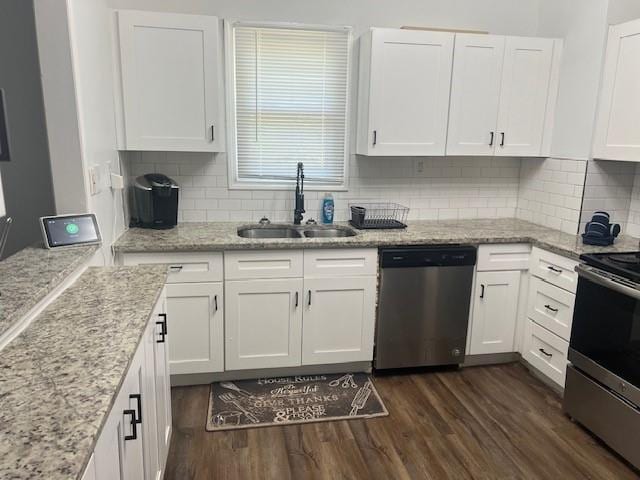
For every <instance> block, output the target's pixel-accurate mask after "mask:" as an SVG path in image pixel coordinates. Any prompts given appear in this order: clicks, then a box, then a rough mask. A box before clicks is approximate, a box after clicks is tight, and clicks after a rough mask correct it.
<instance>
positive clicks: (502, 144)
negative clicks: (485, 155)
mask: <svg viewBox="0 0 640 480" xmlns="http://www.w3.org/2000/svg"><path fill="white" fill-rule="evenodd" d="M500 135H502V140H500V146H501V147H504V132H500Z"/></svg>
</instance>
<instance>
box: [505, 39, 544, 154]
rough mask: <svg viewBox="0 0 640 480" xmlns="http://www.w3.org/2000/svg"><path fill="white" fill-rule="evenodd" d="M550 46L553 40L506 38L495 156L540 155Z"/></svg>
mask: <svg viewBox="0 0 640 480" xmlns="http://www.w3.org/2000/svg"><path fill="white" fill-rule="evenodd" d="M553 46H554V40H553V39H547V38H529V37H507V40H506V46H505V54H504V66H503V69H502V86H501V89H500V109H499V113H498V128H497V131H496V132H497V137H496V143H497V147H496V155H503V156H539V155H540V154H541V151H542V139H543V134H544V127H545V118H546V115H545V114H546V110H547V99H548V96H549V86H550V81H551V70H552V68H551V67H552V60H553Z"/></svg>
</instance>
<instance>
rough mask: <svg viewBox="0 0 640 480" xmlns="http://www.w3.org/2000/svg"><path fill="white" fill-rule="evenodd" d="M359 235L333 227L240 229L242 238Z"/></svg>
mask: <svg viewBox="0 0 640 480" xmlns="http://www.w3.org/2000/svg"><path fill="white" fill-rule="evenodd" d="M355 235H357V233H356V232H355V231H354V230H352V229H351V228H349V227H341V226H337V225H333V226H330V227H329V226H322V225H313V226H308V225H307V226H304V225H300V226H293V225H273V224H266V225H246V226H244V227H240V228H238V236H239V237H242V238H256V239H259V238H264V239H269V238H304V237H306V238H338V237H353V236H355Z"/></svg>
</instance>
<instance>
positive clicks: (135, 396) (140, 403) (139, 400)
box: [129, 393, 142, 423]
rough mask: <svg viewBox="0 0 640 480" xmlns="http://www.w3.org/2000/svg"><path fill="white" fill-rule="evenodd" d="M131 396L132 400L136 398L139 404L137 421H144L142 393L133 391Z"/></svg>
mask: <svg viewBox="0 0 640 480" xmlns="http://www.w3.org/2000/svg"><path fill="white" fill-rule="evenodd" d="M129 398H130V399H131V400H134V399H135V401H136V403H137V404H138V409H137V410H138V413H137V414H138V416H137V417H136V423H142V395H140V394H139V393H133V394H131V395H129Z"/></svg>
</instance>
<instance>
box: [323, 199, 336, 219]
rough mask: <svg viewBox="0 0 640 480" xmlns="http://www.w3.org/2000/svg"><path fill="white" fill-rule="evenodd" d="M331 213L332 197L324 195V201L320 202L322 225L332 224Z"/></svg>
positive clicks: (332, 206) (332, 207)
mask: <svg viewBox="0 0 640 480" xmlns="http://www.w3.org/2000/svg"><path fill="white" fill-rule="evenodd" d="M333 211H334V204H333V195H331V194H330V193H325V194H324V199H323V200H322V223H324V224H331V223H333Z"/></svg>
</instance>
